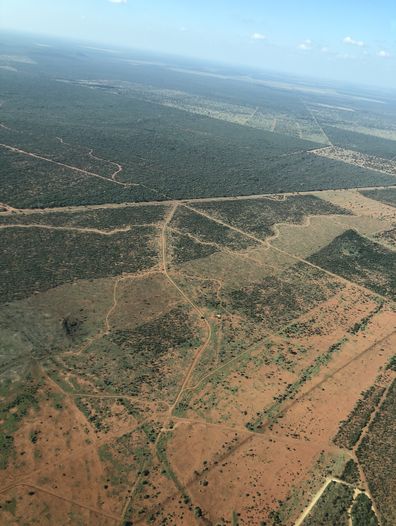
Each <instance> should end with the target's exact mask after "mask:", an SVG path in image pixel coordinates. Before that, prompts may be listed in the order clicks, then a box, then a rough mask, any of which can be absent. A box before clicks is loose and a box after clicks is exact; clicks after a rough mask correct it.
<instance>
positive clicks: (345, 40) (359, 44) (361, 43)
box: [343, 37, 364, 47]
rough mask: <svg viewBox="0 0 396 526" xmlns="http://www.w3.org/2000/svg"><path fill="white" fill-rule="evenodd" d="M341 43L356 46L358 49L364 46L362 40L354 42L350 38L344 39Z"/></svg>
mask: <svg viewBox="0 0 396 526" xmlns="http://www.w3.org/2000/svg"><path fill="white" fill-rule="evenodd" d="M343 42H344V44H348V45H349V46H358V47H363V46H364V42H363V40H355V39H353V38H352V37H345V38H344V40H343Z"/></svg>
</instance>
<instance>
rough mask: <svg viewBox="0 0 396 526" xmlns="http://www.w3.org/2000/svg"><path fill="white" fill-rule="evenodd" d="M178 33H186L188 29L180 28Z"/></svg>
mask: <svg viewBox="0 0 396 526" xmlns="http://www.w3.org/2000/svg"><path fill="white" fill-rule="evenodd" d="M180 31H181V32H182V33H186V32H187V31H188V29H187V28H186V27H185V26H181V28H180Z"/></svg>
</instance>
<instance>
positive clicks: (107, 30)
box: [0, 0, 396, 88]
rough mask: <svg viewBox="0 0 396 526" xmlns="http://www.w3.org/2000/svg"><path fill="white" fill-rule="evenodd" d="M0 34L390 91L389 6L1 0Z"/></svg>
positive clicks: (391, 2)
mask: <svg viewBox="0 0 396 526" xmlns="http://www.w3.org/2000/svg"><path fill="white" fill-rule="evenodd" d="M0 29H6V30H17V31H20V32H29V33H37V34H40V35H48V36H58V37H67V38H71V39H75V40H87V41H90V42H97V43H98V44H104V45H106V46H111V45H116V46H122V47H130V48H134V49H139V50H147V51H154V52H155V51H160V52H161V53H169V54H176V55H180V56H186V57H194V58H200V59H208V60H211V61H216V62H224V63H226V64H234V65H245V66H253V67H255V68H258V69H263V70H270V71H279V72H286V73H291V74H299V75H301V76H310V77H317V78H324V79H334V80H340V81H344V82H354V83H361V84H368V85H369V84H371V85H378V86H384V87H391V88H396V1H395V0H315V1H314V0H273V1H268V0H261V1H260V0H0Z"/></svg>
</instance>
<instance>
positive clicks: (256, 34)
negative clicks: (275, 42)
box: [250, 33, 267, 40]
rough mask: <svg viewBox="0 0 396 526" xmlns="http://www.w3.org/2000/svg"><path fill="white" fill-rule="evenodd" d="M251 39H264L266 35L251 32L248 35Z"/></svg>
mask: <svg viewBox="0 0 396 526" xmlns="http://www.w3.org/2000/svg"><path fill="white" fill-rule="evenodd" d="M250 38H251V39H252V40H266V38H267V37H266V36H265V35H263V34H262V33H253V34H252V35H251V37H250Z"/></svg>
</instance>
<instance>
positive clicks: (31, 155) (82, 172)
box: [0, 143, 131, 187]
mask: <svg viewBox="0 0 396 526" xmlns="http://www.w3.org/2000/svg"><path fill="white" fill-rule="evenodd" d="M0 147H2V148H5V149H6V150H9V151H11V152H14V153H20V154H22V155H27V156H28V157H33V158H34V159H39V160H40V161H46V162H48V163H52V164H56V165H57V166H62V167H63V168H68V169H69V170H73V171H75V172H78V173H80V174H82V175H87V176H90V177H96V178H98V179H102V180H103V181H107V182H110V183H114V184H118V185H120V186H124V187H125V186H131V185H130V184H128V183H120V182H119V181H116V180H115V179H109V178H108V177H104V176H103V175H99V174H97V173H94V172H89V171H88V170H83V169H82V168H77V167H76V166H71V165H70V164H64V163H61V162H59V161H54V160H53V159H49V158H48V157H43V156H42V155H38V154H36V153H31V152H27V151H25V150H21V149H19V148H16V147H15V146H10V145H9V144H2V143H0ZM117 173H118V172H117Z"/></svg>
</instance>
